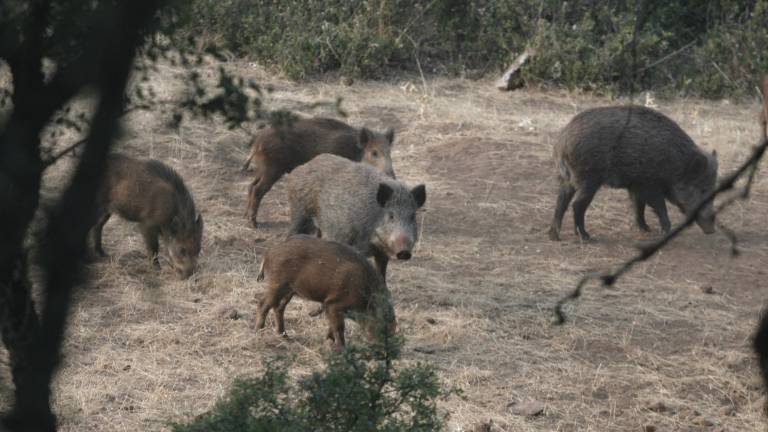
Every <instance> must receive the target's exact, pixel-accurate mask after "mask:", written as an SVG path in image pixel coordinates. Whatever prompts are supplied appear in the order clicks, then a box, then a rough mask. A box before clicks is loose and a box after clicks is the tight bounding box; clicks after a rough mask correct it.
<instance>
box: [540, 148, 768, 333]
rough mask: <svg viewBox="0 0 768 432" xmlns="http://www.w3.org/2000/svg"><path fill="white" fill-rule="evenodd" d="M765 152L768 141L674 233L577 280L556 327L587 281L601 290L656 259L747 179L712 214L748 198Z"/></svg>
mask: <svg viewBox="0 0 768 432" xmlns="http://www.w3.org/2000/svg"><path fill="white" fill-rule="evenodd" d="M766 149H768V139H765V140H763V142H762V143H760V144H759V145H758V146H757V147H755V148H754V149H753V151H752V154H751V155H750V156H749V158H748V159H747V160H746V161H744V163H742V164H741V166H739V167H738V168H737V169H736V170H735V171H733V172H732V173H731V174H729V175H728V176H726V177H724V178H723V179H722V180H721V181H720V184H719V185H718V186H717V188H715V190H713V191H712V192H710V193H709V195H707V196H706V197H705V198H704V200H703V201H701V202H700V203H699V204H698V205H697V206H696V207H694V209H693V211H691V212H690V213H689V214H688V215H686V217H685V220H684V221H683V222H682V223H681V224H679V225H677V226H675V227H674V229H672V230H671V231H670V232H669V233H667V234H666V235H665V236H664V237H662V238H660V239H658V240H656V241H653V242H651V243H650V244H645V245H641V246H639V247H638V249H639V250H640V251H639V253H638V254H637V255H635V256H634V257H632V258H630V259H629V260H627V261H625V262H624V263H623V264H621V265H620V266H619V267H618V268H617V269H616V270H614V271H612V272H604V273H590V274H587V275H585V276H584V277H582V278H581V280H579V283H578V284H577V285H576V288H575V289H574V290H573V291H571V293H570V294H568V295H567V296H565V297H563V298H561V299H560V300H559V301H558V302H557V305H556V306H555V315H556V321H555V323H556V324H557V325H561V324H564V323H565V321H566V316H565V313H564V312H563V307H564V305H565V304H566V303H568V302H571V301H574V300H576V299H578V298H579V297H580V296H581V293H582V291H583V289H584V286H586V284H587V283H588V282H589V281H592V280H600V282H601V283H602V285H603V286H612V285H614V284H615V283H616V281H617V280H618V279H619V278H620V277H621V276H623V275H624V274H625V273H626V272H628V271H629V270H631V269H632V267H634V266H635V264H637V263H640V262H643V261H646V260H648V259H649V258H651V257H652V256H654V255H656V253H657V252H659V251H660V250H661V249H663V248H664V247H665V246H666V245H667V244H668V243H669V242H671V241H672V240H673V239H674V238H675V237H677V236H678V235H680V233H681V232H683V231H684V230H685V229H686V228H688V227H689V226H691V225H692V224H693V223H694V222H695V221H696V217H697V216H698V215H699V212H700V211H701V210H702V209H703V208H704V207H705V206H706V205H707V204H708V203H710V202H712V200H714V199H715V197H717V196H719V195H722V194H723V193H725V192H727V191H730V190H733V189H734V187H735V186H736V183H737V182H738V181H739V180H740V179H742V178H744V177H746V179H747V180H746V183H745V184H744V186H743V187H741V188H740V189H739V193H737V194H735V195H732V196H729V197H728V198H727V199H726V200H725V201H723V202H722V203H720V205H718V206H717V207H715V214H718V213H721V212H722V211H723V210H725V209H726V208H728V207H729V206H730V205H731V204H733V203H734V202H735V201H736V200H746V199H747V198H748V197H749V193H750V192H751V190H752V185H753V184H754V179H755V173H756V172H757V168H758V166H759V164H760V161H761V160H762V159H763V156H764V155H765V151H766ZM718 227H719V228H720V230H721V231H722V232H723V233H724V234H725V235H726V236H727V237H728V238H729V239H730V240H731V253H732V254H733V255H734V256H736V255H738V249H737V240H738V239H737V237H736V235H735V233H733V231H731V230H730V229H727V228H725V227H724V226H722V225H720V224H718Z"/></svg>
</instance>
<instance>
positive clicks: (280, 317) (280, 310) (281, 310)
mask: <svg viewBox="0 0 768 432" xmlns="http://www.w3.org/2000/svg"><path fill="white" fill-rule="evenodd" d="M293 295H294V292H293V291H291V292H289V293H288V295H286V296H285V297H283V299H282V300H280V304H279V305H277V307H276V308H275V321H277V323H276V324H277V334H279V335H282V336H285V335H286V334H285V319H284V316H285V315H284V314H285V307H286V306H288V303H289V302H290V301H291V299H292V298H293Z"/></svg>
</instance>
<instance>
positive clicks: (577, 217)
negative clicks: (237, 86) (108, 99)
mask: <svg viewBox="0 0 768 432" xmlns="http://www.w3.org/2000/svg"><path fill="white" fill-rule="evenodd" d="M763 86H764V90H765V91H766V92H768V78H766V80H765V81H764V83H763ZM767 113H768V103H766V106H765V107H764V108H763V110H762V113H761V116H760V122H761V127H762V134H763V137H765V133H766V132H765V130H766V118H768V114H767ZM394 139H395V133H394V130H392V129H389V130H387V131H385V132H384V133H379V132H375V131H371V130H369V129H367V128H365V127H363V128H355V127H352V126H349V125H347V124H345V123H342V122H340V121H337V120H333V119H328V118H303V119H299V120H297V121H294V122H293V123H292V124H285V125H279V126H272V127H268V128H265V129H263V130H261V131H260V132H259V133H258V134H257V136H256V137H255V139H254V140H253V142H252V145H251V152H250V155H249V157H248V160H247V161H246V163H245V165H244V166H243V170H247V168H248V167H249V166H253V170H254V179H253V182H252V183H251V185H250V188H249V190H248V194H247V205H246V218H247V219H248V220H249V221H250V223H251V224H252V225H253V227H254V228H255V227H257V214H258V210H259V205H260V203H261V201H262V199H263V198H264V196H265V194H266V193H267V192H268V191H269V190H270V189H271V188H272V186H273V185H274V184H275V183H276V182H277V181H278V180H280V179H281V178H282V177H283V176H284V175H287V189H288V201H289V204H290V218H291V222H290V230H289V232H288V233H287V238H286V239H285V240H284V241H283V242H281V243H279V244H277V245H275V246H274V247H272V248H271V249H270V250H268V251H267V252H266V253H265V254H264V256H263V258H262V261H261V266H260V268H259V271H258V277H257V280H258V281H264V285H265V288H266V289H265V292H264V294H263V296H262V298H261V299H260V301H259V303H258V311H257V317H256V323H255V324H256V327H257V328H263V327H264V326H265V322H266V318H267V315H268V313H269V311H270V310H272V311H274V315H275V327H276V330H277V332H278V333H279V334H285V324H284V318H283V315H284V311H285V309H286V307H287V305H288V303H289V302H290V300H291V299H292V298H293V296H299V297H300V298H303V299H306V300H310V301H313V302H317V303H320V307H319V309H318V310H316V311H314V312H312V313H311V314H310V315H313V316H314V315H319V314H321V313H323V312H324V313H325V315H326V318H327V322H328V336H327V339H328V341H329V342H330V343H331V344H332V346H333V347H334V348H335V349H341V348H342V347H343V346H344V343H345V339H344V318H345V316H347V317H349V318H352V319H355V320H357V321H358V322H359V323H360V324H361V325H362V327H363V328H364V329H366V330H367V331H368V335H369V336H370V337H371V338H376V337H377V335H383V334H391V332H393V331H394V330H395V327H396V324H395V323H396V320H395V312H394V309H393V306H392V298H391V294H390V292H389V291H388V289H387V283H386V272H387V264H388V262H389V260H390V259H398V260H408V259H410V258H411V255H412V253H413V248H414V245H415V244H416V242H417V241H418V234H419V228H418V223H417V217H416V215H417V211H418V210H419V209H421V208H422V207H423V206H424V205H425V203H426V199H427V193H426V187H425V186H424V185H423V184H420V185H416V186H413V187H410V186H407V185H406V184H405V183H403V182H402V181H400V180H398V179H397V177H396V176H395V170H394V168H393V166H392V157H391V153H392V148H393V144H394ZM553 161H554V171H555V174H556V176H557V178H558V180H559V185H560V186H559V191H558V194H557V199H556V202H555V208H554V217H553V219H552V222H551V226H550V229H549V238H550V239H551V240H560V229H561V225H562V220H563V216H564V215H565V212H566V210H567V208H568V206H569V205H570V204H571V202H572V210H573V218H574V229H575V232H576V235H577V236H579V238H580V239H581V240H583V241H586V240H589V238H590V236H589V234H588V233H587V230H586V226H585V213H586V210H587V208H588V207H589V204H590V203H591V201H592V198H593V197H594V195H595V193H596V192H597V191H598V189H599V188H600V187H601V186H603V185H607V186H609V187H612V188H622V189H626V190H627V191H628V192H629V197H630V200H631V202H632V204H633V208H634V217H635V221H636V223H637V226H638V228H639V229H640V230H642V231H649V230H650V228H649V227H648V224H647V223H646V221H645V207H646V205H648V206H649V207H651V209H652V210H653V212H654V213H655V215H656V217H657V218H658V220H659V223H660V225H661V230H662V231H663V232H668V231H669V230H670V227H671V223H670V220H669V216H668V214H667V206H666V201H669V202H670V203H672V204H673V205H674V206H675V207H677V208H679V209H680V210H681V211H682V212H683V213H687V214H690V213H691V212H693V211H695V210H696V209H698V210H699V211H698V213H697V218H696V222H697V223H698V225H699V226H700V227H701V229H702V230H703V231H704V232H705V233H712V232H714V230H715V214H714V210H713V206H712V203H711V202H708V203H705V202H704V201H705V200H706V198H707V197H709V196H710V195H711V193H712V192H713V190H714V188H715V183H716V180H717V170H718V164H717V155H716V154H715V152H712V153H708V152H705V151H703V150H702V149H701V148H699V147H698V146H696V144H695V143H694V142H693V140H692V139H691V138H690V137H689V136H688V135H687V134H686V133H685V132H684V131H683V130H682V129H681V128H680V127H679V126H678V125H677V124H676V123H675V122H674V121H673V120H671V119H670V118H668V117H666V116H665V115H663V114H661V113H660V112H658V111H654V110H652V109H649V108H645V107H641V106H613V107H602V108H594V109H590V110H587V111H584V112H581V113H579V114H578V115H576V116H575V117H574V118H573V119H572V120H571V121H570V122H569V123H568V124H567V125H566V126H565V127H564V128H563V129H562V130H561V131H560V133H559V135H558V137H557V139H556V140H555V144H554V149H553ZM97 204H98V217H97V218H96V220H95V225H94V227H93V229H92V239H93V245H94V251H95V253H96V254H98V255H100V256H105V253H104V250H103V248H102V245H101V237H102V230H103V227H104V224H105V223H106V222H107V220H108V219H109V217H110V215H111V214H112V213H117V214H118V215H120V216H121V217H122V218H124V219H126V220H128V221H131V222H136V223H137V224H138V225H139V227H140V231H141V234H142V236H143V238H144V241H145V243H146V247H147V251H148V256H149V260H150V263H151V265H152V266H158V265H159V264H158V247H159V239H162V240H163V243H164V244H165V247H166V249H167V250H168V256H169V258H170V264H171V266H172V267H173V269H174V270H175V271H176V273H177V274H178V275H179V276H180V277H181V278H188V277H189V276H190V275H192V273H193V272H194V271H195V267H196V264H197V257H198V255H199V253H200V245H201V239H202V233H203V218H202V216H201V215H200V213H199V212H198V210H197V208H196V207H195V203H194V200H193V199H192V195H191V194H190V192H189V190H188V189H187V187H186V186H185V185H184V182H183V180H182V179H181V177H180V176H179V175H178V174H177V173H176V172H175V171H174V170H173V169H171V168H169V167H168V166H166V165H164V164H163V163H161V162H159V161H155V160H136V159H133V158H130V157H128V156H125V155H120V154H114V155H112V156H111V157H110V159H109V162H108V169H107V176H106V179H105V181H104V182H103V186H102V189H101V192H100V194H99V197H98V203H97ZM369 257H372V258H373V264H372V263H371V262H370V261H369V260H368V258H369Z"/></svg>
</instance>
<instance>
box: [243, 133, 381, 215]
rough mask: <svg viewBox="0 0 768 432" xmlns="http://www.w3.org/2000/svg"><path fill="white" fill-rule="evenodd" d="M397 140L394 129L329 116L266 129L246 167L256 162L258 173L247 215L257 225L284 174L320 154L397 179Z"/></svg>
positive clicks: (254, 181) (258, 136)
mask: <svg viewBox="0 0 768 432" xmlns="http://www.w3.org/2000/svg"><path fill="white" fill-rule="evenodd" d="M394 140H395V131H394V130H393V129H388V130H387V131H386V132H385V133H384V134H380V133H377V132H373V131H371V130H369V129H367V128H362V129H356V128H353V127H352V126H349V125H347V124H345V123H342V122H340V121H338V120H333V119H329V118H310V119H301V120H298V121H296V122H294V123H292V124H291V125H285V126H280V127H269V128H266V129H264V130H263V131H261V132H259V134H258V135H257V136H256V138H255V139H254V141H253V144H252V145H251V155H250V156H249V157H248V160H247V161H246V163H245V165H244V166H243V170H245V169H247V168H248V165H249V164H253V166H254V168H255V172H256V175H255V177H254V179H253V182H252V183H251V186H250V189H249V190H248V204H247V207H248V208H247V210H246V217H249V218H250V220H251V223H252V224H253V226H254V227H256V226H257V222H256V217H257V213H258V211H259V205H260V204H261V200H262V199H263V198H264V195H266V193H267V192H269V190H270V189H271V188H272V186H273V185H274V184H275V183H276V182H277V181H278V180H280V178H281V177H282V176H283V175H284V174H286V173H289V172H291V171H292V170H293V169H294V168H296V167H297V166H299V165H303V164H305V163H307V162H309V161H310V160H312V158H314V157H315V156H317V155H319V154H324V153H330V154H335V155H338V156H341V157H344V158H347V159H349V160H353V161H357V162H361V161H362V162H365V163H367V164H369V165H371V166H373V167H374V168H376V169H377V170H379V171H381V172H383V173H384V174H386V175H388V176H390V177H392V178H394V177H395V172H394V170H393V169H392V155H391V152H392V143H393V142H394Z"/></svg>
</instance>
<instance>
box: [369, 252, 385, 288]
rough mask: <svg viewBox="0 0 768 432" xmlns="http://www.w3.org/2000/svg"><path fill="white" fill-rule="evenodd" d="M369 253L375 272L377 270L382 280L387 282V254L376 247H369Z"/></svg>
mask: <svg viewBox="0 0 768 432" xmlns="http://www.w3.org/2000/svg"><path fill="white" fill-rule="evenodd" d="M370 253H371V254H372V255H373V262H374V264H375V266H376V270H378V272H379V274H381V277H382V278H383V279H384V280H387V264H389V257H388V256H387V253H386V252H384V251H383V250H381V249H380V248H377V247H376V246H371V248H370Z"/></svg>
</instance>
